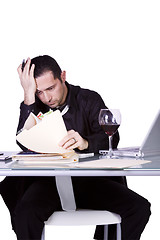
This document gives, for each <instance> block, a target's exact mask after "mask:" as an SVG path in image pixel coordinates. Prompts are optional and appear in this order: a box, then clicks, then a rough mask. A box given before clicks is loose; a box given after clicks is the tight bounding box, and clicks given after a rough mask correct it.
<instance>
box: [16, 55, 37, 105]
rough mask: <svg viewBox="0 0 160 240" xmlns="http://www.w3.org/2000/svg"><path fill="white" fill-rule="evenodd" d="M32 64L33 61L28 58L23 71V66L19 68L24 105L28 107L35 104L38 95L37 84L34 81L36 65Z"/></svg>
mask: <svg viewBox="0 0 160 240" xmlns="http://www.w3.org/2000/svg"><path fill="white" fill-rule="evenodd" d="M30 64H31V59H30V58H28V59H27V61H26V64H25V66H24V69H23V70H22V64H20V65H19V67H18V68H17V71H18V74H19V78H20V82H21V85H22V87H23V90H24V103H25V104H26V105H31V104H33V103H34V102H35V93H36V82H35V79H34V69H35V65H34V64H32V66H31V68H30Z"/></svg>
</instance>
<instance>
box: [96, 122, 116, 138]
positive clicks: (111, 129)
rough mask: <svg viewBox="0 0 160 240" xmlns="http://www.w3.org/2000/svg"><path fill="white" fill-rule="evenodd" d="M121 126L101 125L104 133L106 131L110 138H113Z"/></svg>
mask: <svg viewBox="0 0 160 240" xmlns="http://www.w3.org/2000/svg"><path fill="white" fill-rule="evenodd" d="M119 126H120V124H114V123H113V124H107V125H101V127H102V129H103V131H105V133H106V134H107V135H108V136H112V135H113V134H114V133H115V132H116V131H117V129H118V128H119Z"/></svg>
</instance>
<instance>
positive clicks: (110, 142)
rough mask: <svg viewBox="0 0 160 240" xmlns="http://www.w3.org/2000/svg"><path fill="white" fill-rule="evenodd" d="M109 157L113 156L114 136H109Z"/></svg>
mask: <svg viewBox="0 0 160 240" xmlns="http://www.w3.org/2000/svg"><path fill="white" fill-rule="evenodd" d="M108 155H109V158H111V157H112V136H109V151H108Z"/></svg>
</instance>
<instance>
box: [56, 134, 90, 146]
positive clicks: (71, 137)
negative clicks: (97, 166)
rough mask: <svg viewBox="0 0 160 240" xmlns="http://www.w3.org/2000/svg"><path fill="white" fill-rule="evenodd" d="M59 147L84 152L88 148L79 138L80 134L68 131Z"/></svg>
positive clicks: (84, 141)
mask: <svg viewBox="0 0 160 240" xmlns="http://www.w3.org/2000/svg"><path fill="white" fill-rule="evenodd" d="M59 145H60V146H61V147H63V148H65V149H69V150H72V149H75V148H78V149H79V150H84V149H87V148H88V141H87V140H85V139H84V138H82V137H81V136H80V134H79V133H78V132H76V131H74V130H70V131H68V133H67V135H66V136H65V137H64V138H63V139H62V140H61V141H60V143H59Z"/></svg>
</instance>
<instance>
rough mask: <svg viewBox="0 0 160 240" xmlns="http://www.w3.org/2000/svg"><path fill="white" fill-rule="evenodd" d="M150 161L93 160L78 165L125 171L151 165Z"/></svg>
mask: <svg viewBox="0 0 160 240" xmlns="http://www.w3.org/2000/svg"><path fill="white" fill-rule="evenodd" d="M149 162H150V161H146V160H137V159H133V158H132V159H129V158H127V159H118V158H117V159H108V158H103V159H98V160H93V161H92V160H91V161H85V162H78V163H76V165H75V166H76V167H77V168H101V169H102V168H107V169H112V168H115V169H124V168H128V167H133V166H137V165H141V164H145V163H149Z"/></svg>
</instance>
